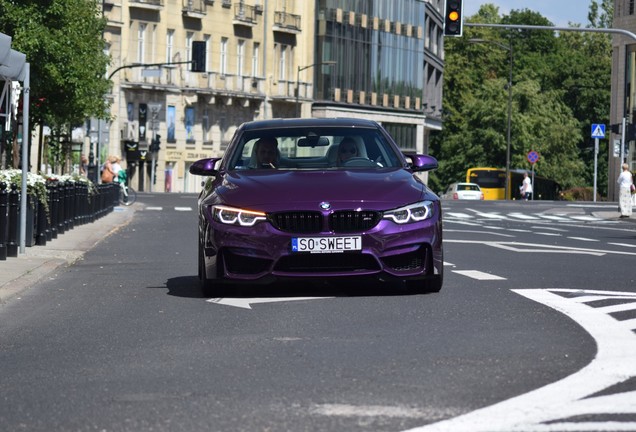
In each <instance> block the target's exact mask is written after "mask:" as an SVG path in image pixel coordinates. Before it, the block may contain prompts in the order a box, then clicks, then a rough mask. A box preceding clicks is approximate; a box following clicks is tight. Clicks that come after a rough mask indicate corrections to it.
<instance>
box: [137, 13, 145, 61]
mask: <svg viewBox="0 0 636 432" xmlns="http://www.w3.org/2000/svg"><path fill="white" fill-rule="evenodd" d="M146 26H147V24H146V23H139V29H138V31H137V62H138V63H145V57H146Z"/></svg>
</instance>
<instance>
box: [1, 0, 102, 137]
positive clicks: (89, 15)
mask: <svg viewBox="0 0 636 432" xmlns="http://www.w3.org/2000/svg"><path fill="white" fill-rule="evenodd" d="M104 27H105V20H104V19H103V18H102V14H101V1H99V0H20V1H15V0H0V31H1V32H2V33H5V34H7V35H9V36H11V37H12V39H13V40H12V47H13V48H14V49H16V50H18V51H21V52H23V53H25V54H26V56H27V62H29V64H30V67H31V80H30V81H31V92H30V99H31V101H32V106H31V107H30V114H31V116H30V117H31V124H45V125H48V126H50V127H51V128H52V129H54V130H58V131H64V132H68V128H69V127H70V126H71V125H77V124H81V123H82V122H83V121H84V120H85V119H86V118H88V117H100V118H105V115H106V114H105V113H106V112H107V108H108V105H107V101H106V99H105V98H104V96H105V95H106V94H107V93H108V91H109V89H110V81H109V80H107V79H106V78H105V73H106V68H107V66H108V64H109V63H110V58H109V56H108V55H106V53H105V52H104V49H105V42H104V39H103V37H102V31H103V29H104Z"/></svg>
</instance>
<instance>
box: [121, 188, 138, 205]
mask: <svg viewBox="0 0 636 432" xmlns="http://www.w3.org/2000/svg"><path fill="white" fill-rule="evenodd" d="M135 201H137V192H135V190H134V189H133V188H131V187H130V186H128V196H126V194H124V189H123V188H122V187H121V186H120V188H119V203H120V204H121V205H125V206H129V205H133V204H134V203H135Z"/></svg>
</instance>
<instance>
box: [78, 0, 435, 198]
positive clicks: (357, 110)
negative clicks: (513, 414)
mask: <svg viewBox="0 0 636 432" xmlns="http://www.w3.org/2000/svg"><path fill="white" fill-rule="evenodd" d="M442 8H443V4H442V1H441V0H430V1H423V0H391V1H373V0H307V1H304V0H303V1H301V0H246V1H238V0H104V16H105V17H106V18H107V20H108V26H107V29H106V31H105V33H104V38H105V40H106V42H107V47H108V48H107V49H108V53H109V55H110V56H111V57H112V59H113V63H112V66H111V68H110V70H109V71H108V74H109V75H110V76H111V79H112V81H113V83H114V85H113V89H112V93H111V94H110V95H108V97H109V98H110V99H111V102H112V107H111V118H112V121H110V122H109V123H106V124H99V125H97V124H96V123H94V122H93V123H92V124H91V126H90V127H91V131H88V135H90V136H92V137H93V139H92V141H93V147H94V153H102V156H103V155H105V154H115V155H121V156H122V158H123V160H124V166H125V167H127V168H128V169H129V172H130V175H131V178H132V185H133V186H136V187H138V188H139V189H142V190H145V191H150V190H153V191H172V192H195V191H197V190H198V189H199V188H200V185H199V181H200V179H196V178H194V177H191V176H189V173H188V168H189V166H190V165H191V164H192V162H194V161H195V160H197V159H200V158H203V157H212V156H219V155H222V154H223V152H224V151H225V149H226V148H227V145H228V143H229V141H230V139H231V137H232V135H233V133H234V131H235V129H236V128H237V127H238V126H239V125H240V124H241V123H243V122H246V121H251V120H257V119H268V118H281V117H296V116H303V117H309V116H311V117H346V116H352V117H364V118H370V119H374V120H377V121H378V122H380V123H382V124H383V125H384V126H385V127H386V128H387V129H388V130H389V131H390V132H391V133H392V134H393V136H394V137H395V138H396V140H397V141H398V143H399V144H400V146H402V147H403V148H404V149H405V150H417V151H421V152H422V151H426V149H427V147H428V135H429V133H430V131H431V130H439V129H441V125H442V120H441V117H442V116H441V113H442V111H441V107H442V103H441V98H442V94H441V89H442V72H443V54H442V53H443V42H442V41H443V37H442V14H441V11H442ZM195 42H196V44H195ZM194 45H200V46H204V51H205V68H204V69H205V72H192V71H191V64H190V63H189V62H191V61H192V60H193V55H194V48H193V46H194ZM141 65H144V66H141ZM157 137H160V149H159V151H158V152H151V151H150V148H151V144H152V142H153V140H154V139H156V138H157ZM98 147H99V148H101V149H102V150H101V151H98V150H97V148H98ZM106 149H107V150H106ZM153 178H154V179H155V181H154V182H153V181H152V180H153Z"/></svg>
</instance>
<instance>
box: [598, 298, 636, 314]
mask: <svg viewBox="0 0 636 432" xmlns="http://www.w3.org/2000/svg"><path fill="white" fill-rule="evenodd" d="M596 310H597V311H601V312H604V313H614V312H625V311H629V310H636V301H634V302H632V303H622V304H615V305H611V306H601V307H597V308H596Z"/></svg>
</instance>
